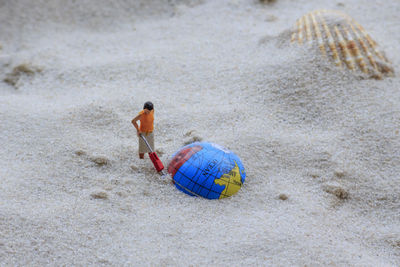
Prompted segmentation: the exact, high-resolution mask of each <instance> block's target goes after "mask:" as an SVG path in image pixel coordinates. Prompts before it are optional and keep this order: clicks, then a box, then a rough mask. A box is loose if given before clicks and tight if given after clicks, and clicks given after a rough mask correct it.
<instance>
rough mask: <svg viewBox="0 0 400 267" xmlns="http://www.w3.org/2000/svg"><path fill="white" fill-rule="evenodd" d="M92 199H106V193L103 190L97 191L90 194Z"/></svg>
mask: <svg viewBox="0 0 400 267" xmlns="http://www.w3.org/2000/svg"><path fill="white" fill-rule="evenodd" d="M90 196H91V197H92V198H93V199H108V195H107V193H106V192H104V191H97V192H93V193H91V194H90Z"/></svg>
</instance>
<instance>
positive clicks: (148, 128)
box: [139, 109, 154, 133]
mask: <svg viewBox="0 0 400 267" xmlns="http://www.w3.org/2000/svg"><path fill="white" fill-rule="evenodd" d="M139 115H140V126H139V130H140V131H141V132H145V133H151V132H152V131H153V130H154V125H153V122H154V109H153V110H152V111H150V113H149V114H146V113H144V110H142V111H140V112H139Z"/></svg>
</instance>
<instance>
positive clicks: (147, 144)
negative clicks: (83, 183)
mask: <svg viewBox="0 0 400 267" xmlns="http://www.w3.org/2000/svg"><path fill="white" fill-rule="evenodd" d="M139 135H140V137H141V138H142V139H143V141H144V142H145V144H146V146H147V148H148V149H149V150H150V153H153V149H151V146H150V144H149V142H147V139H146V138H145V137H144V135H143V134H139Z"/></svg>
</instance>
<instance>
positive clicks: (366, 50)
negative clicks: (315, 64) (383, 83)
mask: <svg viewBox="0 0 400 267" xmlns="http://www.w3.org/2000/svg"><path fill="white" fill-rule="evenodd" d="M291 42H292V43H295V42H297V43H299V44H303V43H308V44H310V45H313V44H316V45H318V47H319V49H320V51H321V53H322V55H324V56H325V57H328V58H331V59H332V61H333V62H334V63H335V65H336V66H339V67H342V66H345V67H347V68H348V69H350V70H352V71H355V70H360V71H362V72H363V73H365V74H367V75H369V76H370V77H372V78H375V79H382V77H383V76H393V75H394V70H393V68H392V66H391V63H390V62H389V60H388V59H387V58H386V57H385V55H384V53H383V52H381V51H380V50H379V49H378V45H377V43H376V42H375V41H374V40H373V39H372V38H371V36H370V35H369V34H368V33H367V32H366V31H365V29H364V28H363V27H362V26H361V25H360V24H359V23H358V22H356V21H355V20H354V19H353V18H351V17H350V16H348V15H346V14H344V13H343V12H340V11H331V10H316V11H313V12H310V13H308V14H306V15H304V16H303V17H301V18H300V19H298V20H297V22H296V26H295V29H294V30H293V33H292V36H291Z"/></svg>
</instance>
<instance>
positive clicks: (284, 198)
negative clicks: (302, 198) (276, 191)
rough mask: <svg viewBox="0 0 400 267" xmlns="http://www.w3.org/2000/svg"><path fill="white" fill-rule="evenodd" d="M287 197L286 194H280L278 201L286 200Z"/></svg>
mask: <svg viewBox="0 0 400 267" xmlns="http://www.w3.org/2000/svg"><path fill="white" fill-rule="evenodd" d="M288 198H289V197H288V196H287V195H286V194H280V195H279V199H280V200H287V199H288Z"/></svg>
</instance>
